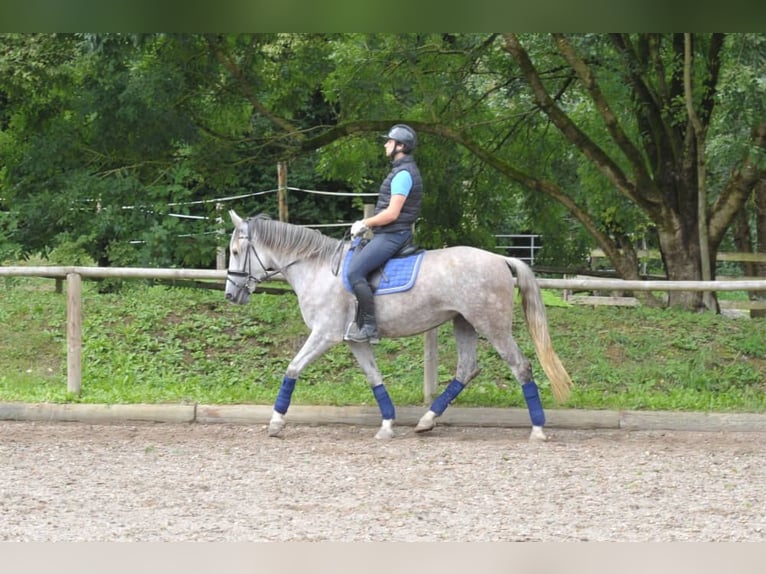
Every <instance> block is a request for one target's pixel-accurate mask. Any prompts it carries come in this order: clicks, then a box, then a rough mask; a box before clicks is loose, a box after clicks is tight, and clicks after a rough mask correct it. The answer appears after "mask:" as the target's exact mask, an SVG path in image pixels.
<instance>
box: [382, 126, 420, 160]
mask: <svg viewBox="0 0 766 574" xmlns="http://www.w3.org/2000/svg"><path fill="white" fill-rule="evenodd" d="M381 137H384V138H385V139H387V140H394V141H395V142H397V143H400V144H402V146H404V147H403V148H402V151H403V152H404V153H412V151H413V150H414V149H415V147H416V146H417V145H418V136H417V134H415V130H413V129H412V128H411V127H410V126H408V125H405V124H396V125H395V126H393V127H392V128H391V129H390V130H388V133H387V134H386V135H384V136H381Z"/></svg>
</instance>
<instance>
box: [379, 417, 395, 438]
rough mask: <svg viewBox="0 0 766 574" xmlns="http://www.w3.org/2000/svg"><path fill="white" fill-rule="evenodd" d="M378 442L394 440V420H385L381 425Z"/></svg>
mask: <svg viewBox="0 0 766 574" xmlns="http://www.w3.org/2000/svg"><path fill="white" fill-rule="evenodd" d="M375 438H376V439H378V440H390V439H392V438H394V421H393V419H384V420H383V423H382V424H381V425H380V429H379V430H378V433H377V434H376V435H375Z"/></svg>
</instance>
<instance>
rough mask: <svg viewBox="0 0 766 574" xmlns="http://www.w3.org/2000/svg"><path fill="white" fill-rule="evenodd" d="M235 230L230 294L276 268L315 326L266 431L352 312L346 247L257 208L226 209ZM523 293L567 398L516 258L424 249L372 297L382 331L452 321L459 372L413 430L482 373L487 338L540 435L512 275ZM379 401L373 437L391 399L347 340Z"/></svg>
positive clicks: (543, 354)
mask: <svg viewBox="0 0 766 574" xmlns="http://www.w3.org/2000/svg"><path fill="white" fill-rule="evenodd" d="M229 215H230V216H231V220H232V223H233V224H234V232H233V233H232V237H231V243H230V245H229V268H228V275H227V281H226V299H227V300H228V301H231V302H233V303H238V304H245V303H247V302H248V301H249V300H250V295H251V293H252V292H253V291H254V290H255V289H256V287H257V286H258V283H260V282H261V281H264V280H266V279H269V278H271V277H273V276H275V275H277V274H280V275H281V276H282V277H284V279H285V280H286V281H287V282H288V283H289V284H290V286H291V287H292V289H293V291H295V294H296V295H297V298H298V305H299V306H300V309H301V314H302V315H303V320H304V321H305V322H306V325H307V326H308V327H309V329H310V330H311V333H310V334H309V336H308V339H307V340H306V342H305V343H304V344H303V346H302V347H301V349H300V351H298V354H297V355H295V357H293V359H292V361H290V364H289V365H288V367H287V371H286V373H285V375H284V378H283V380H282V386H281V387H280V390H279V393H278V395H277V399H276V401H275V404H274V411H273V414H272V417H271V420H270V422H269V430H268V432H269V435H270V436H277V435H278V434H279V433H280V432H281V431H282V429H283V428H284V425H285V413H286V412H287V409H288V407H289V405H290V400H291V397H292V393H293V390H294V388H295V383H296V381H297V379H298V377H299V376H300V374H301V372H302V371H303V370H304V369H305V368H306V367H307V366H308V365H309V364H310V363H311V362H312V361H313V360H315V359H316V358H318V357H320V356H321V355H323V354H324V353H325V352H326V351H327V350H328V349H330V348H331V347H333V346H335V345H337V344H339V343H341V342H343V334H344V332H345V330H346V326H347V325H348V324H349V322H350V321H352V320H354V317H355V314H356V308H355V303H354V297H353V295H352V294H351V293H349V292H348V291H347V290H346V288H345V287H344V284H343V280H342V277H341V276H340V273H339V269H340V262H341V260H342V258H343V257H344V256H345V254H346V252H347V251H348V249H349V248H350V244H349V243H347V242H342V241H338V240H337V239H332V238H330V237H327V236H326V235H323V234H322V233H320V232H318V231H316V230H314V229H310V228H306V227H300V226H297V225H291V224H289V223H282V222H279V221H275V220H272V219H269V218H268V217H265V216H258V217H253V218H249V219H242V218H241V217H240V216H239V215H237V214H236V213H235V212H234V211H230V212H229ZM511 269H513V270H515V272H516V281H515V284H516V285H517V286H518V288H519V290H520V292H521V302H522V306H523V310H524V316H525V318H526V323H527V328H528V330H529V333H530V335H531V338H532V340H533V342H534V345H535V350H536V352H537V357H538V359H539V360H540V364H541V365H542V367H543V370H544V371H545V373H546V375H547V376H548V379H549V380H550V382H551V388H552V390H553V394H554V397H555V398H556V400H558V401H565V400H566V399H567V398H568V397H569V393H570V388H571V385H572V381H571V380H570V378H569V375H568V374H567V372H566V370H565V369H564V367H563V365H562V364H561V361H560V360H559V357H558V356H557V355H556V352H555V351H554V350H553V347H552V345H551V340H550V336H549V334H548V324H547V319H546V314H545V307H544V306H543V302H542V299H541V296H540V289H539V286H538V284H537V281H536V280H535V277H534V274H533V272H532V270H531V269H530V268H529V267H528V266H527V265H526V264H525V263H524V262H523V261H521V260H519V259H514V258H513V257H503V256H501V255H498V254H495V253H490V252H488V251H484V250H481V249H476V248H473V247H464V246H460V247H449V248H446V249H434V250H429V251H426V253H425V255H424V257H423V259H422V264H421V265H420V272H419V275H418V278H417V282H416V283H415V284H414V286H413V287H412V288H411V289H410V290H408V291H405V292H402V293H396V294H390V295H385V296H380V297H379V300H378V302H377V303H376V305H375V308H376V314H377V319H378V328H379V332H380V336H381V337H408V336H411V335H416V334H419V333H423V332H425V331H428V330H429V329H433V328H435V327H438V326H439V325H441V324H442V323H444V322H446V321H449V320H452V324H453V328H454V334H455V340H456V345H457V354H458V363H457V370H456V372H455V378H454V379H453V380H452V381H451V382H450V383H449V385H448V386H447V388H446V389H445V391H444V392H443V393H442V394H441V395H440V396H439V397H437V398H436V400H434V402H433V404H432V405H431V407H430V409H429V410H428V412H426V413H425V414H424V415H423V416H422V417H421V419H420V420H419V421H418V424H417V426H416V427H415V431H416V432H425V431H430V430H431V429H433V428H434V426H435V425H436V418H437V417H438V416H440V415H441V414H442V413H443V412H444V411H445V409H446V408H447V407H448V406H449V404H450V403H451V402H452V401H453V400H454V399H455V398H456V397H457V396H458V394H460V392H461V391H462V390H463V389H464V388H465V386H466V385H467V384H469V383H470V382H471V380H472V379H473V378H474V377H476V375H477V374H478V371H479V369H478V361H477V353H476V347H477V341H478V337H479V335H481V336H483V337H485V338H486V339H487V340H488V341H489V342H490V343H491V344H492V345H493V346H494V348H495V349H496V350H497V352H498V353H499V354H500V356H501V357H502V358H503V360H504V361H505V362H506V363H508V366H509V367H510V369H511V371H512V372H513V375H514V376H515V377H516V379H517V380H518V381H519V383H521V388H522V391H523V394H524V398H525V400H526V403H527V407H528V409H529V414H530V419H531V422H532V432H531V434H530V440H546V436H545V434H544V432H543V425H544V424H545V414H544V412H543V408H542V405H541V402H540V396H539V393H538V388H537V385H536V384H535V382H534V379H533V377H532V369H531V366H530V363H529V360H527V358H526V357H525V356H524V355H523V354H522V352H521V350H520V349H519V346H518V344H517V343H516V341H515V340H514V338H513V336H512V334H511V322H512V317H513V295H514V291H513V290H514V278H513V274H512V271H511ZM348 345H349V347H350V349H351V352H352V353H353V354H354V357H355V358H356V360H357V361H358V363H359V366H360V367H361V368H362V371H364V374H365V376H366V377H367V380H368V382H369V384H370V386H371V388H372V391H373V394H374V396H375V399H376V401H377V403H378V406H379V407H380V411H381V416H382V424H381V427H380V430H378V432H377V434H376V435H375V436H376V438H380V439H389V438H392V437H393V436H394V433H393V420H394V418H395V409H394V405H393V403H392V402H391V399H390V397H389V395H388V392H387V391H386V388H385V386H384V384H383V378H382V377H381V374H380V371H379V370H378V367H377V364H376V362H375V356H374V354H373V351H372V347H371V346H370V344H369V343H354V342H348Z"/></svg>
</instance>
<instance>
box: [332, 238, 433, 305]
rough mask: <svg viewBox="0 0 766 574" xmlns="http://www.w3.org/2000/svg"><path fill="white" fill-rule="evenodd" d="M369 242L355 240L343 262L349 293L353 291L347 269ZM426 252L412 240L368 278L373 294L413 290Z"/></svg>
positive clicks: (345, 283)
mask: <svg viewBox="0 0 766 574" xmlns="http://www.w3.org/2000/svg"><path fill="white" fill-rule="evenodd" d="M367 241H368V240H366V239H361V238H360V239H356V240H354V241H353V242H352V244H351V249H349V251H348V254H347V255H346V259H345V260H344V262H343V284H344V285H345V287H346V289H347V290H348V291H351V290H352V289H351V285H350V284H349V283H348V278H347V277H346V269H347V267H348V264H349V262H350V261H351V259H352V258H353V257H354V255H355V254H356V253H358V252H359V251H361V250H362V249H364V246H365V245H366V244H367ZM425 252H426V250H425V249H423V248H422V247H420V246H418V245H417V244H416V243H415V242H414V241H413V240H412V238H410V239H409V240H408V241H407V243H405V244H404V245H402V246H401V248H399V251H397V252H396V253H395V254H394V255H393V256H392V257H391V258H390V259H389V260H388V261H387V262H386V263H385V265H383V266H382V267H379V268H378V269H376V270H375V271H373V272H372V273H370V275H369V276H368V277H367V280H368V281H369V283H370V287H372V291H373V293H374V294H375V295H385V294H388V293H399V292H401V291H407V290H409V289H411V288H412V286H413V285H414V284H415V279H416V278H417V275H418V271H419V270H420V262H421V260H422V259H423V254H425Z"/></svg>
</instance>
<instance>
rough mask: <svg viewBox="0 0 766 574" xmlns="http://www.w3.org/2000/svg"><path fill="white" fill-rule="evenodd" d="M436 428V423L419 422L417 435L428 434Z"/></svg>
mask: <svg viewBox="0 0 766 574" xmlns="http://www.w3.org/2000/svg"><path fill="white" fill-rule="evenodd" d="M435 427H436V422H435V421H426V422H423V421H422V420H421V421H418V424H417V425H416V426H415V432H416V433H422V432H428V431H432V430H434V428H435Z"/></svg>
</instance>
